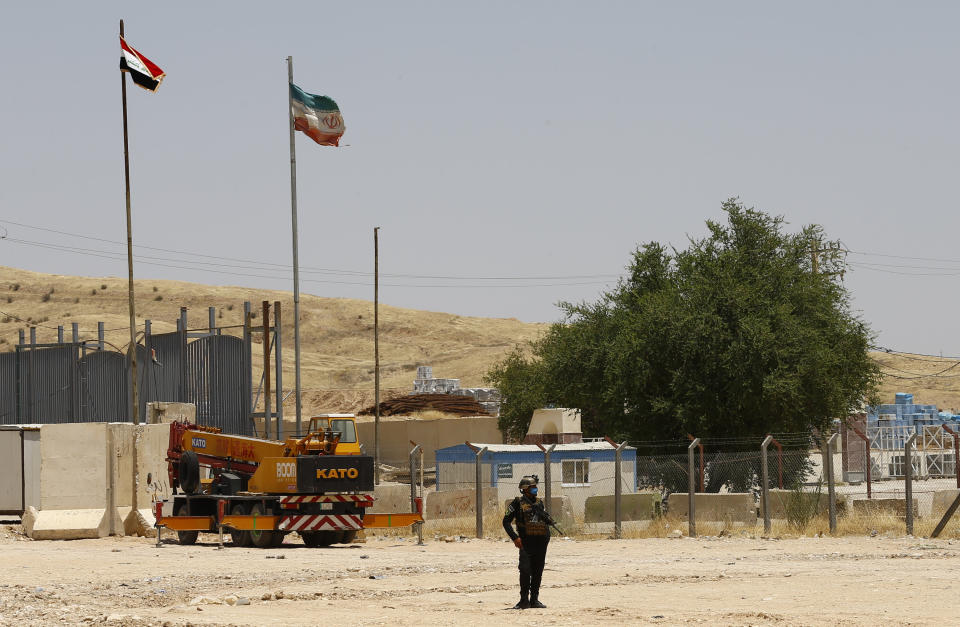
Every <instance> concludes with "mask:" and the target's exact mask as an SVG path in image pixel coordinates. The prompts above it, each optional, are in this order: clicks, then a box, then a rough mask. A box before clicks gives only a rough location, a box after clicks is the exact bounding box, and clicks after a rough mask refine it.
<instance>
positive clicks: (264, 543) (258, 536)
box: [247, 503, 282, 549]
mask: <svg viewBox="0 0 960 627" xmlns="http://www.w3.org/2000/svg"><path fill="white" fill-rule="evenodd" d="M250 514H251V515H254V516H265V515H266V510H264V507H263V503H254V504H253V505H252V506H250ZM247 533H249V534H250V542H251V543H252V544H253V546H255V547H257V548H258V549H269V548H270V547H272V546H274V541H275V536H276V534H275V533H274V531H273V530H272V529H264V530H262V531H260V530H257V531H248V532H247ZM281 541H282V538H281Z"/></svg>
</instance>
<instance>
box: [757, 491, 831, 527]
mask: <svg viewBox="0 0 960 627" xmlns="http://www.w3.org/2000/svg"><path fill="white" fill-rule="evenodd" d="M769 500H770V518H779V519H784V520H785V519H787V518H788V515H787V514H788V512H789V511H790V510H791V509H792V508H796V509H798V510H799V511H800V512H809V511H810V510H811V509H815V510H816V511H815V514H816V515H825V514H827V513H829V511H830V495H829V494H828V493H827V491H826V490H823V491H822V492H821V493H820V494H819V496H818V495H817V493H816V492H797V491H794V490H777V489H774V490H770V493H769ZM836 501H837V516H846V514H847V509H848V507H847V498H846V496H845V495H842V494H838V495H837V497H836ZM798 513H799V512H798ZM760 517H761V518H762V517H763V501H762V499H761V502H760Z"/></svg>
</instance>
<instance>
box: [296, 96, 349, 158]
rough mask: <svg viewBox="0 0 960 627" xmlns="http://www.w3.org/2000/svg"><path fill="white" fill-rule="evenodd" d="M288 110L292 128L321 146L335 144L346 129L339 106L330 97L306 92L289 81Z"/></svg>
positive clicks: (337, 143)
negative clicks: (291, 114)
mask: <svg viewBox="0 0 960 627" xmlns="http://www.w3.org/2000/svg"><path fill="white" fill-rule="evenodd" d="M290 110H291V112H292V113H293V128H295V129H296V130H298V131H303V132H304V133H305V134H306V135H307V137H309V138H310V139H312V140H313V141H315V142H317V143H318V144H320V145H321V146H337V145H339V143H340V136H341V135H343V132H344V131H345V130H347V127H346V126H344V124H343V117H342V116H341V115H340V107H338V106H337V103H335V102H334V101H333V99H331V98H327V97H326V96H316V95H314V94H308V93H307V92H305V91H303V90H302V89H300V88H299V87H297V86H296V85H294V84H293V83H290Z"/></svg>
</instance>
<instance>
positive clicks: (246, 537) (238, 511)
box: [230, 503, 253, 547]
mask: <svg viewBox="0 0 960 627" xmlns="http://www.w3.org/2000/svg"><path fill="white" fill-rule="evenodd" d="M230 513H231V514H233V515H234V516H244V515H246V513H247V508H246V506H245V505H244V504H243V503H234V504H233V507H231V508H230ZM230 539H231V540H233V545H234V546H241V547H248V546H250V545H251V544H253V542H252V541H251V540H250V532H249V531H240V530H239V529H231V530H230Z"/></svg>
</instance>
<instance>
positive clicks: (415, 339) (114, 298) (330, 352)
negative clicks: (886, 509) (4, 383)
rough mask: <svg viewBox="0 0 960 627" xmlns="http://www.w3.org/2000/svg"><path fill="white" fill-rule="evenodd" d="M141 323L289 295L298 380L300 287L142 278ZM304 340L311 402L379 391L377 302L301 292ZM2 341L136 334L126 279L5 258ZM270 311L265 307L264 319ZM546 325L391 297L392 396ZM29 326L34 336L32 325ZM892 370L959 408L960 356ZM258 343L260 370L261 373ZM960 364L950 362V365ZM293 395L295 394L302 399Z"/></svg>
mask: <svg viewBox="0 0 960 627" xmlns="http://www.w3.org/2000/svg"><path fill="white" fill-rule="evenodd" d="M135 293H136V300H137V303H136V306H137V322H138V324H139V325H141V326H140V331H141V332H142V330H143V326H142V324H143V321H144V320H146V319H149V320H151V324H152V328H153V332H154V333H165V332H169V331H173V330H175V329H176V320H177V318H178V317H179V315H180V307H186V308H187V319H188V325H189V327H190V328H192V329H200V328H205V327H206V326H207V320H208V314H207V308H208V307H211V306H212V307H215V308H216V312H217V313H216V316H217V325H218V326H221V327H233V328H231V329H229V330H228V331H227V332H230V333H235V334H237V335H239V334H240V325H242V324H243V302H244V301H250V302H251V303H252V305H253V307H254V310H255V311H257V312H259V311H260V307H261V302H262V301H263V300H269V301H270V302H271V303H272V302H273V301H276V300H279V301H280V303H281V308H282V314H283V319H282V320H283V334H282V339H283V357H284V360H283V362H284V368H283V383H284V389H285V390H290V389H292V388H293V385H294V373H293V363H294V350H293V324H292V322H293V295H292V293H291V292H281V291H269V290H257V289H250V288H244V287H216V286H210V285H201V284H196V283H186V282H183V281H161V280H137V281H136V282H135ZM300 310H301V350H302V357H301V361H302V366H301V371H302V379H303V388H304V408H305V412H310V413H315V412H321V411H356V410H358V409H360V408H361V407H365V406H367V405H370V404H372V402H373V379H374V377H373V363H374V360H373V303H372V302H369V301H363V300H353V299H345V298H322V297H319V296H311V295H307V294H302V295H301V299H300ZM0 312H3V313H0V352H2V351H8V350H13V345H14V344H16V342H17V335H18V330H19V329H26V328H28V327H29V326H31V325H33V326H36V327H37V341H38V342H53V341H56V337H57V325H63V326H64V332H65V335H66V337H67V338H69V337H70V324H71V323H72V322H76V323H78V326H79V328H80V335H81V338H82V339H95V338H96V336H97V322H98V321H102V322H104V324H105V327H106V329H107V331H106V341H107V342H109V343H110V344H111V345H113V346H115V347H120V348H123V347H124V346H126V344H127V343H128V342H129V329H128V326H127V325H128V323H129V314H128V313H127V280H126V279H125V278H116V277H111V278H96V277H76V276H63V275H52V274H40V273H36V272H28V271H25V270H18V269H15V268H9V267H3V266H0ZM257 320H258V321H259V313H258V318H257ZM546 326H547V325H546V324H536V323H525V322H520V321H519V320H516V319H513V318H510V319H500V318H472V317H464V316H457V315H453V314H447V313H438V312H430V311H417V310H413V309H401V308H398V307H390V306H389V305H381V306H380V365H381V390H382V396H383V397H384V398H389V397H390V396H393V395H397V394H406V393H407V392H409V391H412V388H413V379H414V378H415V376H416V370H417V366H422V365H429V366H433V371H434V376H437V377H443V378H453V379H460V380H461V384H462V385H463V386H465V387H471V386H481V385H483V375H484V373H485V372H486V371H487V369H488V368H489V367H490V366H491V365H492V364H493V363H494V362H495V361H497V360H499V359H501V358H502V357H503V356H504V355H505V354H506V353H507V351H509V350H510V349H511V348H512V347H513V346H515V345H516V344H518V343H525V342H527V341H529V340H532V339H534V338H535V337H537V336H538V334H539V333H540V332H541V331H543V330H544V329H545V328H546ZM28 337H29V335H28ZM873 356H874V358H875V359H876V360H877V361H878V362H879V363H880V364H881V365H882V366H883V369H884V372H885V373H886V375H887V376H886V377H885V378H884V381H883V385H882V387H881V390H880V394H881V399H882V400H883V402H888V403H889V402H893V395H894V393H895V392H911V393H913V394H914V397H915V399H916V401H917V402H923V403H936V404H937V405H938V406H939V407H940V408H941V409H948V410H953V411H960V366H957V364H958V362H957V361H956V360H952V359H943V358H939V357H928V356H923V355H905V354H888V353H873ZM258 357H259V354H258V353H257V352H256V351H254V369H255V375H256V376H257V377H259V368H258V364H257V359H258ZM953 366H956V367H954V368H953V369H951V370H945V369H948V368H951V367H953ZM291 406H292V405H291Z"/></svg>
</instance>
